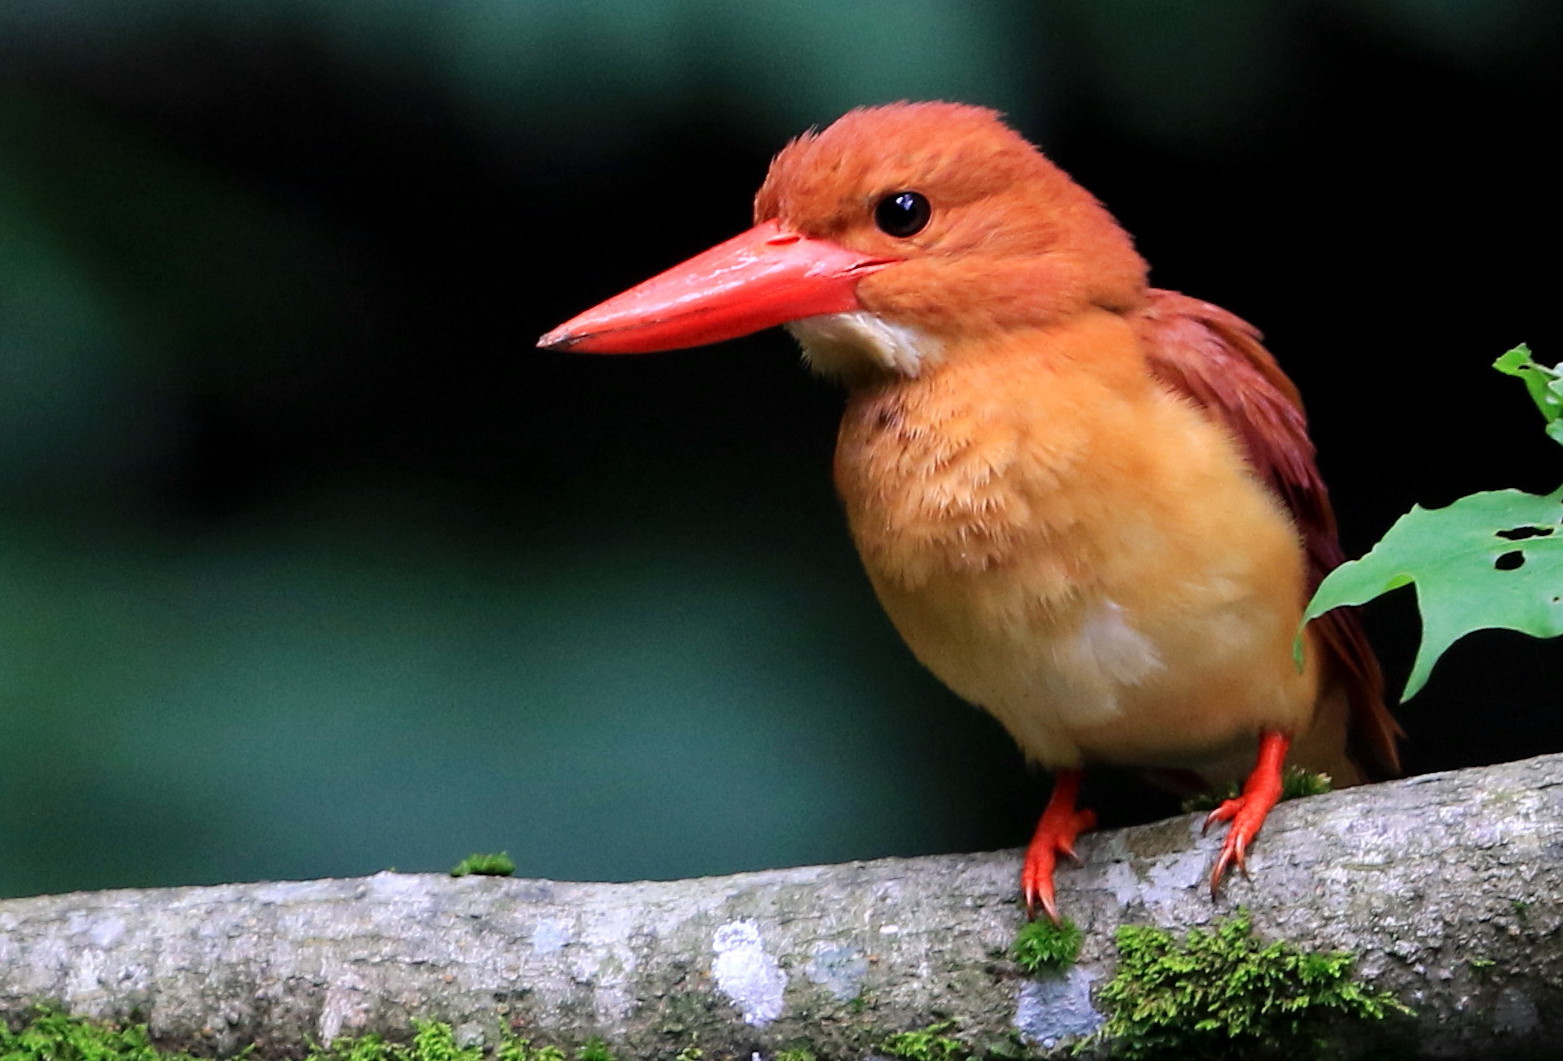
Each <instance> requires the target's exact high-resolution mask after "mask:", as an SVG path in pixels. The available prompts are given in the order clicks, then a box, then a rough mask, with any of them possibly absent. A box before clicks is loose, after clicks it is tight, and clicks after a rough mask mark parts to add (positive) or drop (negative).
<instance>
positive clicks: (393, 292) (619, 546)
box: [0, 0, 1563, 894]
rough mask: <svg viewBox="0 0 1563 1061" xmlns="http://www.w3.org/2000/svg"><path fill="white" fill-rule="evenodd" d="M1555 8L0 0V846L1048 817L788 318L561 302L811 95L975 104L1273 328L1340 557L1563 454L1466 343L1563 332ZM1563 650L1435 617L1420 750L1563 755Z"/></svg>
mask: <svg viewBox="0 0 1563 1061" xmlns="http://www.w3.org/2000/svg"><path fill="white" fill-rule="evenodd" d="M1559 10H1560V9H1559V8H1558V6H1557V5H1555V4H1553V3H1550V2H1547V0H1535V2H1530V3H1526V2H1519V0H1484V2H1478V0H1371V2H1370V0H1270V2H1258V0H1221V2H1205V3H1199V4H1185V3H1177V2H1149V0H1141V2H1131V0H1118V2H1104V0H1068V2H1061V0H1054V2H1045V3H1033V2H1018V0H1017V2H1013V3H976V4H969V3H960V4H958V3H939V2H933V0H921V2H916V0H913V2H898V3H882V4H881V3H863V4H850V5H849V4H840V3H825V2H797V3H791V4H786V3H776V4H745V3H720V2H713V0H706V2H699V0H635V2H627V0H615V2H602V3H595V4H588V3H567V2H561V0H556V2H552V3H534V2H526V0H508V2H498V0H483V2H478V0H462V2H437V0H399V2H397V0H385V2H380V3H371V2H367V0H293V2H289V3H284V2H281V0H242V2H240V0H228V2H219V0H204V2H175V0H147V2H143V3H138V4H134V5H131V4H125V3H122V2H118V0H78V2H76V3H72V4H45V3H36V4H29V3H23V4H6V5H4V6H3V7H0V763H3V767H0V893H3V894H21V893H28V892H36V891H45V890H63V889H73V888H99V887H108V886H116V885H140V884H173V883H194V882H207V881H219V880H235V879H252V878H275V877H309V876H320V875H330V874H357V873H364V872H370V871H373V870H376V869H380V868H384V867H387V866H394V867H396V868H399V869H404V870H414V869H444V868H447V867H448V866H449V865H451V864H452V863H454V862H455V861H456V860H457V859H458V858H459V857H460V856H462V855H464V854H466V853H468V852H469V851H472V850H499V849H506V850H508V851H509V852H510V853H511V854H512V855H513V856H515V858H516V861H517V862H518V863H519V866H520V872H522V873H523V874H528V875H543V876H558V877H590V878H606V879H623V878H630V877H638V876H646V875H653V876H682V875H693V874H702V873H718V872H726V871H731V870H736V869H742V868H758V867H763V866H771V865H781V864H788V863H797V862H810V861H828V860H840V859H847V858H855V857H871V856H877V855H883V854H889V853H906V854H910V853H918V852H930V851H943V850H958V849H974V848H984V847H994V846H1000V845H1013V844H1018V843H1020V842H1022V841H1023V840H1024V839H1025V837H1026V836H1027V835H1028V830H1029V828H1030V826H1031V822H1032V820H1033V816H1034V814H1035V813H1036V811H1037V809H1038V808H1039V807H1040V803H1041V799H1042V796H1043V794H1044V792H1045V784H1044V782H1043V781H1042V779H1040V778H1036V777H1033V776H1032V775H1030V774H1029V773H1028V772H1027V771H1026V769H1025V768H1024V766H1023V764H1022V763H1021V761H1020V757H1019V755H1018V753H1017V752H1016V751H1015V750H1014V749H1013V748H1012V746H1011V745H1010V744H1009V742H1008V741H1007V739H1006V738H1005V737H1004V735H1003V734H1002V733H1001V732H1000V731H999V730H998V729H997V727H996V726H995V725H994V724H993V723H991V722H990V721H989V720H987V719H986V718H985V717H984V716H982V715H981V714H979V713H978V712H976V711H975V710H973V709H970V708H968V707H966V706H965V705H963V704H961V703H959V702H957V701H956V700H954V698H953V697H951V696H950V695H949V694H948V693H946V692H944V691H943V690H942V689H941V688H940V687H939V686H938V684H937V683H936V682H934V681H933V680H932V679H931V678H929V677H928V676H927V675H925V674H924V673H922V672H921V671H920V670H919V669H918V667H917V666H916V665H915V664H914V663H913V662H912V660H911V659H910V657H909V656H908V655H907V653H906V652H905V650H904V649H903V648H902V647H901V646H900V645H899V643H898V642H897V641H896V639H895V636H894V634H893V632H892V631H891V630H890V629H889V626H888V624H887V623H886V622H885V620H884V619H883V618H882V617H881V616H880V615H879V613H878V610H877V607H876V605H875V604H874V601H873V599H872V595H871V593H870V591H869V589H868V587H867V584H866V582H865V580H864V578H863V577H862V575H861V574H860V572H859V571H858V568H857V565H856V560H855V558H854V556H853V555H852V552H851V548H850V545H849V544H848V542H847V539H846V535H845V531H844V528H843V526H842V520H841V517H840V515H839V513H838V511H837V508H836V505H835V501H834V499H833V497H832V495H831V490H830V486H829V481H828V478H829V475H828V472H829V462H830V450H831V445H832V440H833V430H834V421H835V417H836V414H837V410H838V407H839V400H840V399H839V397H838V396H837V395H836V394H835V393H834V392H833V391H832V390H831V389H830V388H829V387H827V386H825V385H823V384H820V383H817V382H815V381H813V380H811V379H809V378H808V377H807V376H806V375H805V374H804V373H803V372H801V371H800V370H799V369H798V367H797V365H796V361H797V358H796V353H795V351H794V350H793V349H792V347H791V344H790V341H789V340H788V339H787V338H786V337H785V336H784V335H781V334H780V333H771V334H766V335H762V336H758V337H755V338H752V339H749V340H745V341H741V342H735V343H731V344H728V345H726V346H724V347H721V348H717V349H713V350H705V351H697V352H690V353H684V354H672V355H663V356H656V357H649V358H645V359H633V358H628V359H601V360H596V359H589V358H584V357H569V356H566V355H558V354H545V353H541V352H538V351H535V350H534V349H532V343H533V341H534V339H535V337H536V336H537V335H538V334H540V333H541V332H543V331H544V330H546V329H548V328H550V327H552V326H553V325H555V324H557V323H559V322H560V321H561V320H563V319H564V318H566V317H568V316H571V315H573V314H574V313H576V312H578V311H579V310H581V309H584V308H585V307H586V306H588V305H590V304H592V303H593V302H595V301H597V300H599V299H601V298H603V297H605V296H607V295H609V294H612V293H613V292H615V291H617V290H619V289H620V288H622V287H624V286H627V285H628V284H630V283H632V282H634V281H636V280H638V279H641V278H643V277H644V276H646V275H649V274H650V273H651V272H653V271H655V270H657V269H660V268H662V267H664V266H666V265H668V264H671V263H672V262H674V261H676V260H678V259H680V258H681V257H683V256H685V255H687V254H689V253H691V252H693V251H695V250H698V249H700V248H702V247H703V246H705V245H708V244H710V243H712V242H714V241H716V240H718V239H721V238H723V237H725V236H727V235H730V234H732V233H734V232H736V231H738V230H739V229H740V228H742V227H745V226H746V225H747V224H748V209H749V199H750V196H751V195H752V192H753V190H754V188H755V186H756V185H757V184H758V182H759V180H760V178H761V176H762V175H763V173H764V169H765V164H766V161H767V159H768V158H769V156H770V154H771V153H772V152H774V151H775V149H776V148H778V147H779V146H780V145H781V144H782V143H783V142H784V141H785V139H786V138H787V137H788V136H791V135H793V134H795V133H796V132H798V131H799V130H801V129H802V128H804V127H806V126H808V125H810V124H814V123H824V122H828V121H829V120H830V119H831V118H833V117H834V116H835V115H836V114H838V113H839V112H840V111H842V110H844V109H846V108H848V107H850V106H853V105H856V104H861V103H871V102H883V101H888V100H894V99H898V98H908V97H910V98H922V97H945V98H957V99H964V100H968V101H972V102H981V103H986V104H989V105H993V106H997V107H1000V108H1002V109H1004V110H1006V111H1007V112H1008V113H1009V114H1010V115H1011V116H1012V119H1013V120H1014V121H1015V122H1016V123H1017V124H1018V125H1019V126H1020V127H1021V128H1022V129H1023V130H1024V131H1025V132H1026V133H1027V134H1028V135H1029V136H1031V137H1032V138H1033V139H1037V140H1039V141H1040V142H1042V143H1044V144H1045V145H1046V146H1047V147H1048V149H1049V150H1050V152H1051V153H1052V154H1053V156H1054V157H1055V158H1056V159H1057V160H1058V161H1059V162H1060V163H1061V164H1063V165H1064V166H1065V168H1066V169H1069V170H1070V171H1071V172H1073V173H1074V174H1075V175H1076V176H1077V177H1079V178H1080V179H1081V180H1082V182H1084V183H1085V184H1086V185H1087V186H1088V187H1090V188H1092V189H1093V190H1094V191H1095V192H1097V194H1099V195H1100V196H1101V197H1102V198H1103V199H1104V200H1105V201H1106V202H1107V203H1108V204H1109V205H1110V206H1111V207H1112V208H1113V209H1114V210H1115V212H1117V213H1118V214H1119V216H1120V217H1121V218H1122V219H1123V220H1124V222H1125V224H1126V225H1127V226H1128V227H1129V228H1130V230H1131V231H1133V232H1135V233H1136V235H1137V236H1138V238H1139V241H1140V246H1141V248H1142V249H1143V250H1144V251H1145V253H1146V255H1147V257H1148V258H1150V260H1151V261H1152V262H1153V263H1154V265H1155V274H1154V278H1155V280H1156V281H1157V282H1158V283H1160V284H1162V285H1164V286H1169V287H1175V288H1179V289H1182V290H1185V291H1188V292H1190V293H1192V294H1196V295H1199V296H1201V297H1204V298H1209V299H1212V300H1214V301H1217V302H1220V303H1221V304H1223V305H1226V306H1228V307H1229V308H1231V309H1233V310H1235V311H1236V312H1238V313H1240V314H1242V315H1243V316H1245V317H1248V318H1250V319H1252V320H1254V321H1255V322H1256V323H1258V324H1259V325H1260V326H1261V327H1263V328H1264V330H1265V331H1266V333H1267V335H1268V337H1269V340H1270V342H1271V345H1272V348H1273V349H1274V350H1275V351H1276V352H1277V354H1278V355H1279V356H1280V357H1281V359H1282V361H1283V363H1284V364H1285V365H1286V366H1287V367H1288V369H1289V370H1290V371H1291V372H1292V374H1293V375H1294V377H1295V378H1296V379H1297V380H1298V382H1299V383H1300V385H1301V386H1302V389H1303V392H1304V394H1305V395H1306V396H1307V398H1308V400H1309V403H1310V408H1311V411H1312V413H1313V417H1314V421H1315V434H1316V437H1317V439H1318V441H1319V443H1320V446H1321V449H1322V453H1323V456H1322V460H1323V465H1324V468H1325V472H1326V475H1327V476H1328V477H1329V478H1330V479H1331V481H1332V482H1333V483H1334V485H1335V491H1336V498H1337V502H1338V505H1339V507H1340V509H1341V512H1342V521H1343V526H1344V529H1345V535H1346V538H1347V545H1348V549H1349V551H1352V552H1354V553H1355V552H1360V551H1361V550H1362V549H1363V548H1365V547H1366V546H1367V545H1368V544H1369V543H1370V542H1371V541H1372V540H1373V539H1374V538H1375V537H1376V536H1377V535H1378V534H1379V533H1380V532H1382V530H1383V529H1384V528H1385V527H1387V526H1388V524H1389V522H1390V521H1391V520H1392V519H1393V518H1394V517H1395V515H1397V514H1398V513H1399V512H1400V511H1402V510H1404V509H1405V508H1406V507H1408V506H1409V505H1410V504H1411V503H1412V502H1413V501H1422V502H1424V503H1428V504H1441V503H1444V502H1446V501H1448V500H1451V499H1452V498H1454V497H1455V496H1458V495H1459V494H1461V493H1465V492H1468V491H1470V490H1474V489H1480V488H1486V487H1495V486H1504V485H1520V486H1526V487H1529V488H1531V489H1548V488H1551V487H1552V486H1554V485H1556V481H1557V480H1558V478H1559V477H1560V475H1559V470H1558V469H1559V468H1560V467H1563V462H1559V461H1558V460H1557V459H1556V451H1555V449H1552V448H1551V446H1550V444H1549V443H1547V442H1546V441H1545V439H1544V438H1543V437H1542V435H1541V433H1540V431H1539V421H1537V420H1536V418H1535V417H1534V416H1533V414H1532V412H1531V410H1530V409H1529V407H1528V403H1527V401H1526V399H1525V398H1524V395H1523V393H1522V392H1521V388H1520V387H1519V385H1518V384H1517V383H1515V382H1513V381H1511V380H1506V379H1502V378H1500V377H1498V376H1497V375H1496V374H1494V373H1491V372H1490V371H1489V370H1488V369H1487V367H1486V366H1487V364H1488V363H1489V362H1490V361H1491V360H1492V359H1493V358H1494V357H1495V356H1496V355H1497V354H1499V353H1501V352H1502V351H1503V350H1504V349H1506V348H1507V347H1508V346H1509V345H1512V344H1513V343H1514V342H1517V341H1519V340H1522V339H1523V340H1529V341H1530V342H1531V344H1532V346H1533V348H1534V349H1535V350H1536V352H1537V355H1538V357H1539V358H1540V359H1542V360H1544V361H1547V362H1551V361H1556V360H1558V359H1560V358H1563V341H1560V338H1563V337H1560V335H1559V329H1558V316H1559V315H1558V312H1557V298H1558V296H1557V292H1558V287H1559V284H1558V281H1559V275H1558V272H1559V271H1558V267H1557V254H1558V250H1557V248H1558V238H1557V237H1558V226H1557V220H1558V218H1557V206H1556V202H1557V198H1558V196H1557V176H1556V172H1555V169H1554V168H1552V167H1551V164H1550V163H1549V162H1546V161H1543V160H1542V159H1541V157H1540V156H1542V155H1544V154H1546V153H1549V152H1550V151H1551V149H1552V147H1553V144H1554V142H1555V140H1556V138H1557V130H1558V129H1559V128H1560V127H1563V124H1560V122H1559V115H1558V113H1557V106H1556V101H1557V99H1558V98H1559V95H1560V94H1559V88H1560V85H1559V80H1560V75H1559V70H1560V68H1563V64H1560V63H1559V61H1558V60H1559V50H1558V47H1557V46H1558V42H1559V31H1560V25H1563V20H1560V16H1559ZM1371 621H1372V624H1373V628H1374V631H1375V633H1376V634H1377V635H1378V638H1379V641H1380V643H1381V645H1382V646H1383V648H1384V652H1385V656H1386V658H1387V660H1388V661H1389V664H1390V668H1391V672H1392V682H1395V683H1397V686H1398V680H1399V678H1400V676H1402V675H1403V674H1404V670H1405V666H1406V663H1407V661H1408V659H1409V654H1410V649H1411V645H1412V639H1413V638H1414V636H1415V625H1414V616H1413V615H1412V613H1411V611H1410V610H1409V608H1408V607H1407V604H1406V602H1404V601H1399V602H1395V603H1388V604H1385V605H1383V606H1380V607H1378V608H1376V609H1374V611H1373V613H1372V616H1371ZM1559 674H1560V671H1559V668H1558V665H1557V646H1556V645H1555V644H1552V643H1546V644H1536V643H1531V642H1526V641H1524V640H1523V639H1521V638H1518V637H1517V636H1515V637H1510V636H1506V635H1484V636H1482V637H1478V638H1474V639H1472V640H1471V641H1470V642H1468V643H1465V644H1462V645H1461V646H1459V647H1458V648H1457V650H1456V651H1455V652H1454V653H1453V654H1452V656H1451V658H1450V659H1449V660H1448V661H1447V662H1446V663H1445V664H1443V665H1441V666H1440V668H1439V670H1438V671H1437V672H1436V673H1435V675H1434V678H1433V682H1432V686H1431V687H1430V690H1429V691H1428V693H1426V694H1425V695H1424V697H1423V698H1421V699H1419V701H1417V702H1415V703H1414V704H1413V705H1412V706H1411V707H1410V708H1408V709H1407V710H1405V711H1404V712H1403V716H1402V717H1403V718H1404V719H1405V720H1406V724H1407V727H1408V728H1409V729H1410V730H1411V731H1412V732H1413V736H1414V741H1413V743H1412V744H1411V746H1410V748H1409V761H1410V764H1411V766H1412V767H1413V768H1414V769H1418V770H1422V769H1430V768H1436V767H1442V766H1451V765H1459V764H1464V763H1472V762H1481V761H1490V760H1494V759H1498V758H1504V757H1517V756H1521V755H1525V754H1532V753H1537V752H1542V751H1549V750H1557V749H1559V748H1563V729H1560V726H1559V722H1558V719H1557V716H1558V712H1557V707H1556V700H1557V694H1556V689H1557V686H1558V679H1559ZM1090 795H1091V798H1092V799H1093V800H1094V801H1096V802H1098V803H1101V804H1104V805H1105V806H1106V807H1107V808H1108V809H1109V820H1114V821H1122V820H1127V819H1130V818H1133V817H1137V816H1138V817H1144V816H1147V815H1152V814H1157V813H1161V812H1163V811H1164V810H1165V809H1166V807H1167V804H1166V803H1165V802H1164V801H1162V800H1161V799H1160V798H1159V797H1156V796H1154V795H1151V794H1148V793H1146V792H1145V791H1144V790H1142V789H1140V788H1137V787H1133V784H1132V782H1129V781H1127V780H1126V779H1123V778H1119V777H1115V776H1113V775H1110V774H1109V775H1104V776H1102V777H1099V778H1098V779H1097V780H1096V781H1095V782H1094V788H1093V790H1092V792H1091V794H1090Z"/></svg>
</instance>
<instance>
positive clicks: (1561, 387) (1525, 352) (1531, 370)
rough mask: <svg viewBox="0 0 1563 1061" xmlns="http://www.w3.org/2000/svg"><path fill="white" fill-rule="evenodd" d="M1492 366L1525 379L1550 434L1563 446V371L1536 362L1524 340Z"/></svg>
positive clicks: (1531, 398) (1549, 435)
mask: <svg viewBox="0 0 1563 1061" xmlns="http://www.w3.org/2000/svg"><path fill="white" fill-rule="evenodd" d="M1492 367H1493V368H1495V369H1497V370H1498V371H1499V372H1503V373H1505V374H1507V375H1510V376H1518V377H1519V378H1520V379H1521V380H1523V381H1524V382H1525V389H1526V390H1527V391H1529V392H1530V400H1531V401H1533V402H1535V403H1536V408H1538V409H1540V410H1541V415H1542V416H1543V417H1545V418H1546V421H1547V436H1548V437H1549V438H1551V439H1552V441H1554V442H1557V443H1559V444H1560V445H1563V372H1559V371H1558V369H1557V368H1555V367H1554V368H1548V367H1547V366H1546V365H1538V364H1536V362H1535V361H1534V360H1532V359H1531V356H1530V347H1528V346H1526V345H1525V344H1524V343H1521V344H1520V345H1519V346H1516V347H1515V348H1514V349H1513V350H1510V351H1509V352H1508V353H1506V354H1504V355H1503V356H1502V357H1500V358H1499V359H1498V360H1496V361H1494V362H1493V365H1492Z"/></svg>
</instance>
